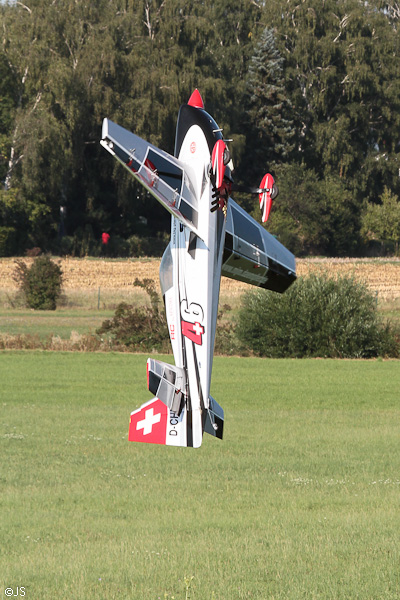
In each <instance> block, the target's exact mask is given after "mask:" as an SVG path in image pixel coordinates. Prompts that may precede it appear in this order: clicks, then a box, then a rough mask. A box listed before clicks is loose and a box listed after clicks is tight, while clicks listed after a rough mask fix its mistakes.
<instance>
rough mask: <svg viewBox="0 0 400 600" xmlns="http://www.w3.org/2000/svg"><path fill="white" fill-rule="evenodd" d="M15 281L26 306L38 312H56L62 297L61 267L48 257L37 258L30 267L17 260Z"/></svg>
mask: <svg viewBox="0 0 400 600" xmlns="http://www.w3.org/2000/svg"><path fill="white" fill-rule="evenodd" d="M15 264H16V269H15V271H14V275H13V278H14V281H16V283H17V284H18V287H19V289H20V291H21V292H22V294H23V296H24V298H25V301H26V305H27V306H28V307H29V308H34V309H37V310H55V309H56V307H57V301H58V299H59V297H60V295H61V286H62V271H61V267H60V266H59V265H57V264H56V263H55V262H53V261H52V260H51V259H50V258H49V257H48V256H39V257H37V258H36V259H35V260H34V261H33V263H32V265H31V266H30V267H28V266H27V265H26V264H25V263H24V261H23V260H16V261H15Z"/></svg>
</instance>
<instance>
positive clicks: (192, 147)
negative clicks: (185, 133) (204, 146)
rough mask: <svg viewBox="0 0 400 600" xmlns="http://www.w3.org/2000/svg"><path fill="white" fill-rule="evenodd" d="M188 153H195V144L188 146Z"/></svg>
mask: <svg viewBox="0 0 400 600" xmlns="http://www.w3.org/2000/svg"><path fill="white" fill-rule="evenodd" d="M190 152H191V153H192V154H194V153H195V152H196V142H192V143H191V144H190Z"/></svg>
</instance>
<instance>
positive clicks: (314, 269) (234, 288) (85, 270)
mask: <svg viewBox="0 0 400 600" xmlns="http://www.w3.org/2000/svg"><path fill="white" fill-rule="evenodd" d="M24 260H25V261H26V263H27V264H31V262H32V260H33V259H29V258H27V259H24ZM55 260H56V261H57V262H59V263H60V265H61V268H62V271H63V274H64V289H65V290H66V291H68V290H79V289H80V290H83V289H92V290H94V289H98V288H101V289H104V288H107V289H116V290H117V289H119V290H121V289H123V290H129V289H133V288H134V281H135V279H136V277H138V278H139V279H144V278H145V277H149V278H151V279H153V280H154V281H155V282H156V285H157V287H158V285H159V283H158V271H159V266H160V259H142V260H138V259H135V260H131V259H125V260H93V259H79V258H65V259H55ZM296 263H297V274H298V276H304V275H307V274H310V273H328V274H329V275H332V276H336V275H339V276H340V275H342V276H343V275H346V276H348V275H349V276H354V277H355V278H356V279H358V280H359V281H362V282H363V283H365V284H366V285H367V286H368V287H369V289H370V290H371V291H373V292H376V293H377V294H378V296H379V298H380V299H381V300H389V299H395V298H399V297H400V259H398V258H397V259H390V260H388V259H348V258H342V259H339V258H320V259H317V258H309V259H298V260H297V261H296ZM14 269H15V264H14V259H12V258H10V259H8V258H7V259H6V258H2V259H0V288H1V289H7V290H14V289H16V284H15V282H14V281H13V279H12V274H13V271H14ZM246 288H248V286H247V285H246V284H244V283H241V282H238V281H234V280H232V279H227V278H225V277H223V278H222V280H221V292H224V293H228V294H232V295H236V294H240V293H242V291H243V290H245V289H246Z"/></svg>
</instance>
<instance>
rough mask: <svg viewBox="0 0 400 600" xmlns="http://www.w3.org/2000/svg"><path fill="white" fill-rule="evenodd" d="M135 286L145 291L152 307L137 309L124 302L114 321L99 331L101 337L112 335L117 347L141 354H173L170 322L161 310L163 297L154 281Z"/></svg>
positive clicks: (107, 322)
mask: <svg viewBox="0 0 400 600" xmlns="http://www.w3.org/2000/svg"><path fill="white" fill-rule="evenodd" d="M134 284H135V285H136V286H138V287H142V288H143V289H144V290H145V291H146V292H147V294H148V296H149V298H150V306H139V307H134V306H131V305H130V304H127V303H126V302H121V304H119V305H118V306H117V308H116V311H115V314H114V317H113V318H112V319H107V320H106V321H104V322H103V324H102V326H101V327H100V328H99V329H98V330H97V331H96V333H97V334H98V335H104V334H107V335H111V337H112V338H113V342H114V344H115V345H116V346H125V347H127V348H129V349H131V350H136V351H141V352H151V351H152V350H157V351H158V352H167V351H169V348H170V347H169V337H168V328H167V320H166V318H165V315H164V311H163V310H160V303H161V302H160V297H159V295H158V294H157V292H156V290H155V286H154V282H153V281H152V280H151V279H143V281H140V280H139V279H136V280H135V282H134Z"/></svg>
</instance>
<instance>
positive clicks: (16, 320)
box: [0, 309, 115, 339]
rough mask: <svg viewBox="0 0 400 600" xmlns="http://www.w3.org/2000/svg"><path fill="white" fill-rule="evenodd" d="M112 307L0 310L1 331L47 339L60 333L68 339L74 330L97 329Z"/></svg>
mask: <svg viewBox="0 0 400 600" xmlns="http://www.w3.org/2000/svg"><path fill="white" fill-rule="evenodd" d="M114 312H115V311H113V310H98V311H94V310H93V311H87V310H79V311H78V310H55V311H54V310H36V311H34V310H29V309H25V310H21V309H20V310H1V309H0V334H8V335H38V337H39V338H40V339H45V338H47V337H49V336H52V335H57V336H59V337H60V338H61V339H69V338H70V337H71V333H72V332H73V331H75V332H77V333H79V334H84V333H89V332H92V333H93V332H95V331H96V329H97V328H98V327H100V325H101V324H102V322H103V321H104V320H105V319H110V318H112V316H113V315H114Z"/></svg>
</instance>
